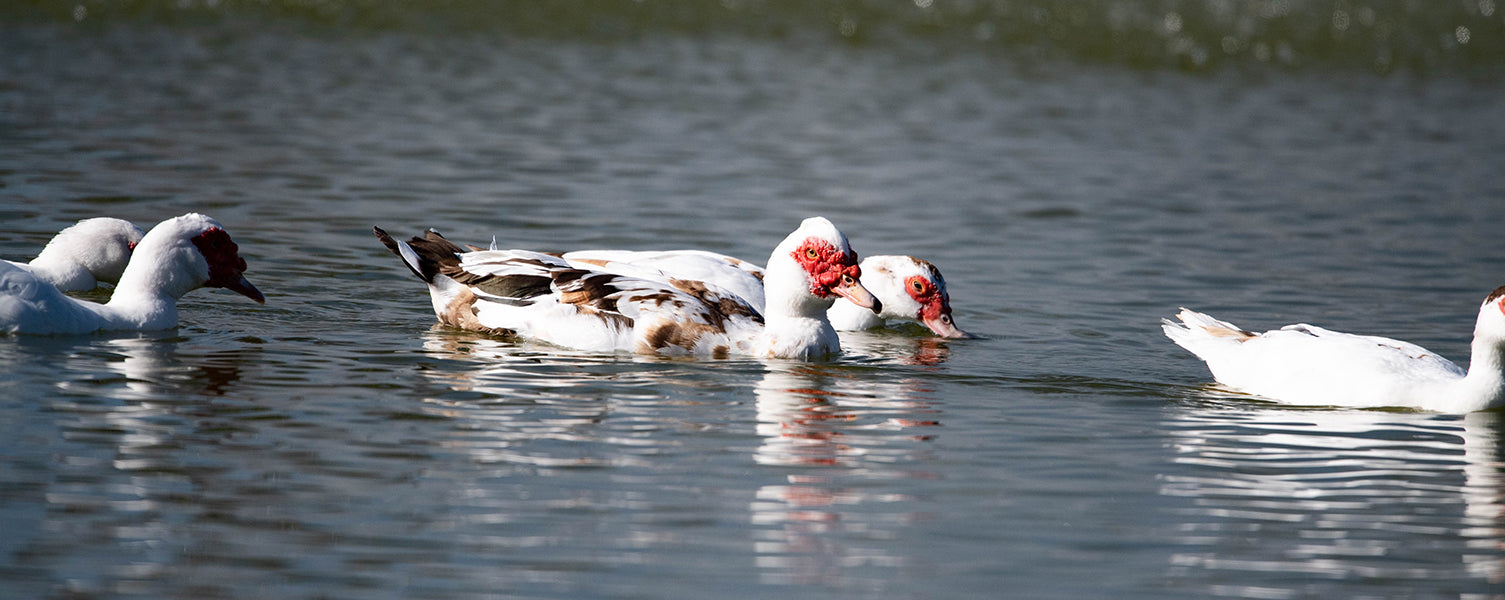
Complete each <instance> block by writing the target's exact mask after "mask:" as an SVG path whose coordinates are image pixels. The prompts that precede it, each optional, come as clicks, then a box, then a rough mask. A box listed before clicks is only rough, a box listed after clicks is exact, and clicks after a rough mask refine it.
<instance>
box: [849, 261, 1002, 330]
mask: <svg viewBox="0 0 1505 600" xmlns="http://www.w3.org/2000/svg"><path fill="white" fill-rule="evenodd" d="M862 272H863V273H864V274H865V275H866V276H865V277H864V278H863V280H862V281H863V283H864V284H866V285H867V287H868V289H869V290H871V291H872V292H873V295H874V296H876V297H877V298H878V300H880V301H881V303H882V308H881V310H877V311H872V310H866V309H864V308H862V307H858V306H853V305H850V304H847V303H845V302H837V303H836V304H835V306H832V307H831V312H830V318H831V324H832V325H833V326H835V327H836V328H837V329H839V330H843V331H850V330H858V329H869V328H873V327H882V326H883V324H884V321H885V320H886V319H894V320H899V321H919V322H920V323H923V324H924V325H925V326H926V327H929V328H930V331H932V332H934V333H935V334H936V335H938V336H941V337H945V338H958V339H966V338H972V337H975V336H973V335H972V334H970V333H967V332H965V331H962V330H961V329H960V328H958V327H957V326H956V322H955V321H954V320H953V319H952V318H951V296H950V295H949V294H947V293H946V279H945V278H944V277H941V271H940V269H937V268H935V265H932V264H930V263H928V262H925V261H923V260H920V259H918V258H915V257H913V256H870V257H868V258H866V259H864V260H863V261H862Z"/></svg>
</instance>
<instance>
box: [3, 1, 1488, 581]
mask: <svg viewBox="0 0 1505 600" xmlns="http://www.w3.org/2000/svg"><path fill="white" fill-rule="evenodd" d="M394 4H397V5H395V6H394V5H389V4H388V3H384V2H374V1H373V2H369V3H358V2H349V3H339V2H330V3H322V4H320V3H307V4H301V3H285V4H278V3H272V4H269V5H260V6H261V8H259V9H258V8H256V7H257V6H258V5H257V4H256V3H237V2H230V1H228V0H227V1H226V2H224V3H223V4H221V3H217V2H209V3H202V2H184V3H172V2H164V3H153V2H138V3H130V4H122V5H120V6H125V7H127V8H118V7H116V8H113V9H112V8H111V7H112V6H114V5H112V4H108V3H92V2H83V3H74V2H62V3H48V2H38V3H30V4H27V5H26V6H23V7H19V8H18V7H10V8H7V9H4V10H3V11H0V15H3V16H5V17H6V20H4V21H0V222H3V223H4V227H3V232H0V256H4V257H6V258H11V259H18V258H30V257H31V256H33V255H35V253H36V252H37V251H38V250H39V249H40V248H41V246H42V244H43V243H45V241H46V240H47V239H48V238H49V237H50V236H51V234H52V233H53V232H55V231H57V230H58V229H60V228H62V227H64V226H66V225H67V224H69V223H71V222H73V221H75V220H77V219H80V218H84V217H91V216H99V215H112V216H118V217H123V218H128V219H132V220H134V221H136V222H137V223H140V224H142V225H143V226H150V225H151V224H153V223H156V222H158V221H160V220H163V219H166V218H169V217H172V216H175V215H178V214H182V213H184V212H189V211H202V212H205V213H207V214H209V215H212V216H214V217H216V218H217V219H219V220H220V221H221V222H223V223H224V224H225V225H226V227H227V228H228V229H229V230H230V232H231V234H232V235H233V236H234V237H235V239H236V240H237V241H238V242H239V244H240V247H241V252H242V255H243V256H244V257H245V258H246V260H247V261H248V263H249V264H250V270H249V271H248V273H247V275H248V277H249V278H250V279H251V280H252V281H253V282H255V284H256V285H257V286H259V287H260V288H261V289H262V290H263V291H264V292H265V293H266V295H267V304H266V305H265V306H258V305H256V304H254V303H251V302H249V301H247V300H245V299H244V298H241V297H239V296H236V295H234V294H230V293H227V292H224V291H210V290H200V291H197V292H194V293H192V294H190V295H189V296H188V297H187V298H185V299H184V300H183V302H182V303H181V307H182V325H181V326H180V327H179V328H178V329H177V330H174V331H166V332H154V333H148V334H140V335H124V336H96V337H83V338H26V337H21V338H15V337H13V338H10V339H0V392H3V393H0V532H3V533H0V596H3V597H6V598H444V599H449V598H455V599H465V598H697V599H700V598H769V597H778V596H787V597H797V598H963V597H1000V596H1002V597H1019V598H1063V599H1065V598H1071V599H1079V598H1115V599H1118V598H1130V599H1163V598H1206V597H1229V598H1257V599H1269V598H1274V599H1283V598H1349V597H1390V598H1460V599H1469V600H1480V599H1489V598H1505V500H1502V496H1505V417H1502V415H1501V413H1497V412H1486V413H1475V414H1469V415H1439V414H1428V413H1409V412H1392V411H1351V410H1322V409H1291V408H1283V407H1279V406H1276V405H1271V404H1266V403H1261V402H1258V401H1254V400H1251V399H1249V398H1245V397H1239V396H1237V395H1234V394H1230V393H1226V392H1223V391H1221V390H1219V389H1217V388H1213V387H1209V386H1208V385H1207V383H1208V381H1209V380H1210V377H1209V375H1208V373H1207V371H1206V369H1205V368H1204V367H1203V366H1202V364H1201V363H1200V362H1198V361H1197V360H1196V359H1195V358H1194V357H1192V356H1191V355H1189V354H1187V353H1185V352H1184V351H1182V350H1181V349H1180V348H1178V347H1176V346H1175V345H1173V344H1171V343H1170V342H1169V341H1168V340H1166V339H1165V338H1164V337H1163V336H1162V335H1161V333H1160V330H1159V319H1160V318H1161V317H1164V316H1168V315H1170V314H1172V313H1173V312H1174V311H1175V310H1176V308H1177V307H1179V306H1188V307H1192V308H1196V309H1199V310H1204V311H1207V312H1209V313H1211V314H1213V315H1216V316H1219V317H1222V318H1226V319H1229V320H1232V321H1234V322H1235V323H1238V324H1241V325H1244V326H1246V327H1250V328H1255V329H1266V328H1272V327H1276V326H1279V325H1283V324H1286V323H1292V322H1298V321H1306V322H1311V323H1315V324H1320V325H1323V326H1327V327H1330V328H1334V329H1339V330H1345V331H1354V332H1361V333H1370V334H1378V335H1387V336H1391V337H1397V338H1401V339H1406V340H1410V341H1414V342H1417V343H1419V344H1422V345H1424V346H1426V347H1428V348H1431V349H1434V350H1436V351H1438V352H1440V353H1442V354H1444V355H1445V356H1448V357H1450V358H1454V359H1456V360H1459V361H1466V360H1467V351H1468V342H1469V334H1470V332H1471V330H1472V325H1473V318H1474V316H1475V314H1476V307H1477V306H1478V303H1479V302H1480V301H1481V300H1482V299H1483V296H1484V295H1485V294H1486V293H1487V292H1488V291H1489V290H1491V289H1493V288H1495V287H1496V286H1498V285H1501V284H1505V268H1502V266H1501V265H1502V264H1505V262H1502V259H1505V246H1502V245H1501V244H1500V242H1499V240H1500V232H1502V231H1505V175H1502V173H1505V171H1502V168H1501V164H1502V163H1501V159H1500V157H1501V156H1505V111H1502V106H1505V105H1502V103H1501V100H1500V99H1501V98H1502V97H1505V96H1502V93H1505V84H1502V83H1501V81H1502V78H1501V77H1500V76H1501V74H1502V73H1505V70H1502V65H1505V54H1501V53H1499V49H1500V48H1501V47H1502V40H1501V39H1500V36H1501V32H1502V31H1505V21H1502V16H1501V11H1499V10H1497V9H1496V7H1495V4H1494V3H1493V2H1491V1H1481V2H1477V3H1472V2H1470V3H1454V4H1450V5H1449V7H1447V8H1440V5H1429V6H1428V7H1425V8H1416V7H1411V6H1410V5H1409V4H1408V3H1400V2H1397V3H1383V2H1380V3H1371V4H1370V5H1365V6H1359V5H1354V6H1352V7H1349V6H1348V5H1347V4H1345V3H1338V4H1337V6H1338V8H1334V7H1333V6H1329V5H1326V4H1324V5H1323V7H1322V8H1321V9H1320V10H1315V12H1314V10H1312V9H1308V8H1307V7H1306V6H1305V4H1304V3H1294V4H1296V5H1297V7H1296V8H1294V9H1293V8H1292V3H1283V2H1258V3H1217V2H1209V3H1206V4H1201V3H1188V2H1138V3H1133V2H1130V3H1074V4H1073V3H1064V4H1060V5H1057V4H1056V3H1051V2H1044V1H1040V2H1018V3H1013V4H1007V3H1003V2H992V3H989V2H975V3H967V4H966V6H965V7H963V8H954V9H950V12H944V11H942V12H935V11H936V10H939V9H935V8H934V7H932V3H931V2H928V1H926V2H915V3H914V4H913V6H910V5H905V6H908V7H909V8H906V9H903V10H900V9H892V10H888V9H881V8H876V7H873V6H868V5H867V4H863V3H857V2H832V3H828V4H819V5H817V4H815V3H812V4H811V6H815V8H808V9H806V8H799V7H794V6H785V5H783V4H781V3H777V2H769V3H744V2H726V3H721V4H711V3H702V4H696V3H672V2H657V3H655V2H644V3H629V4H631V5H632V6H636V7H638V8H621V7H620V6H617V7H616V8H613V7H610V6H596V5H594V4H591V3H587V4H585V5H583V6H585V8H579V7H560V6H553V5H551V4H550V5H547V6H546V7H545V8H541V9H539V10H541V11H543V13H542V14H543V15H544V16H543V17H539V21H527V22H524V23H522V24H515V23H514V20H513V19H514V18H515V17H518V14H515V13H519V11H513V12H506V10H503V9H501V8H498V10H499V11H501V12H502V13H503V14H502V15H501V16H488V15H490V13H488V12H487V10H486V9H487V7H488V6H490V5H489V4H486V3H469V2H454V3H452V4H453V6H449V5H445V6H449V8H445V9H437V8H436V9H432V10H428V11H405V10H404V9H403V8H402V7H401V6H400V4H401V3H394ZM546 4H547V3H546ZM618 4H620V3H618ZM934 4H942V3H939V2H937V3H934ZM748 5H751V6H753V8H746V6H748ZM1073 5H1075V6H1078V7H1080V8H1072V6H1073ZM644 6H646V7H647V8H646V9H645V8H641V7H644ZM687 6H688V7H698V8H693V9H692V8H686V7H687ZM800 6H804V5H803V4H801V5H800ZM132 7H134V8H132ZM142 7H145V8H142ZM989 7H991V10H992V12H989ZM112 10H113V11H116V12H112ZM549 10H553V11H555V13H549V12H547V11H549ZM592 11H595V12H592ZM635 11H641V12H635ZM738 11H742V12H738ZM1042 11H1043V12H1042ZM1053 11H1054V12H1053ZM1282 11H1284V12H1282ZM1365 11H1368V12H1365ZM1406 11H1412V12H1406ZM521 12H526V11H521ZM247 13H249V14H247ZM1339 13H1341V15H1340V14H1339ZM550 15H552V16H553V17H554V18H553V19H549V18H547V17H549V16H550ZM989 15H992V16H989ZM1042 15H1043V16H1042ZM1053 15H1054V16H1053ZM540 23H543V24H540ZM1031 23H1033V25H1031ZM1386 23H1388V24H1389V25H1385V24H1386ZM1339 25H1342V26H1343V27H1341V28H1339V27H1338V26H1339ZM1366 27H1367V29H1365V28H1366ZM1386 27H1388V29H1386ZM1459 28H1462V29H1459ZM1382 30H1383V31H1382ZM1332 31H1337V32H1338V33H1340V34H1342V35H1338V34H1333V33H1332ZM1322 32H1327V33H1322ZM1324 36H1325V37H1324ZM1345 36H1347V37H1345ZM1104 40H1107V41H1104ZM1131 48H1132V49H1131ZM1260 48H1264V50H1263V51H1261V50H1260ZM1199 57H1200V60H1199ZM815 214H820V215H825V216H827V217H829V218H830V219H832V220H833V221H834V222H836V223H837V224H838V225H839V226H841V227H842V228H843V230H844V231H845V232H846V233H847V235H848V236H849V237H850V238H851V239H852V242H853V244H854V246H855V248H856V249H857V250H858V252H859V253H861V254H864V255H869V254H913V255H917V256H921V257H924V258H927V259H929V260H931V261H932V262H934V263H935V264H937V265H938V266H939V267H940V268H941V269H942V270H943V271H944V272H945V275H946V279H947V281H948V284H949V286H950V291H951V296H952V302H953V305H954V307H955V309H956V317H957V320H958V324H959V325H960V326H961V327H963V328H965V329H967V330H969V331H972V332H975V333H978V334H980V335H981V336H982V338H981V339H977V340H957V341H942V340H936V339H932V338H930V337H928V336H926V335H925V332H924V330H922V329H920V328H918V327H914V326H909V327H893V328H890V329H887V330H881V331H876V332H864V333H852V334H843V344H844V345H845V347H846V348H847V350H848V352H847V353H846V354H845V355H844V356H842V357H841V358H839V359H837V360H833V361H830V362H824V363H801V362H786V361H759V360H747V359H729V360H684V359H658V358H653V357H637V356H627V355H619V356H611V355H604V356H603V355H592V354H581V353H576V352H569V351H563V350H560V349H557V348H551V347H547V346H541V345H536V344H529V343H514V342H509V341H505V340H496V339H488V338H484V337H479V336H475V335H471V334H467V333H463V332H457V331H450V330H446V329H442V328H435V327H434V326H433V322H434V318H433V315H432V312H431V309H430V307H429V303H428V299H427V294H426V292H425V290H424V288H423V286H422V284H420V283H419V282H417V281H416V280H414V279H413V278H412V277H411V276H410V275H409V274H408V272H407V270H406V269H404V268H403V267H402V265H401V264H400V263H399V262H398V261H397V259H396V258H395V257H393V256H392V255H390V254H389V253H388V252H387V251H386V249H385V248H383V247H382V246H381V245H380V244H379V243H378V242H377V241H376V240H375V238H374V237H372V235H371V227H372V226H373V225H379V226H382V227H383V228H386V229H388V230H390V231H392V232H394V233H395V234H399V235H412V234H414V233H418V232H420V231H421V230H422V229H423V228H428V227H432V228H435V229H438V230H440V231H442V232H444V233H445V234H446V235H447V236H449V237H450V238H452V239H454V240H457V241H461V242H470V243H476V244H486V243H489V242H490V240H491V239H492V236H496V238H497V240H498V242H499V243H500V244H501V245H502V246H504V247H520V248H532V249H542V250H569V249H583V248H602V247H605V248H627V249H655V248H703V249H709V250H715V251H720V252H726V253H731V254H734V255H738V256H743V257H747V258H751V259H755V260H759V261H761V260H763V259H764V258H766V256H767V253H768V252H769V250H770V249H771V248H772V246H773V245H774V244H775V243H777V242H778V241H779V240H780V239H782V238H783V236H784V235H786V234H787V233H788V232H789V231H791V230H792V229H793V228H794V227H795V226H796V225H797V224H798V222H799V221H800V219H802V218H804V217H807V216H810V215H815ZM104 295H105V294H103V293H98V294H95V295H94V297H96V298H101V297H103V296H104Z"/></svg>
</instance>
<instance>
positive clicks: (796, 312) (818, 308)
mask: <svg viewBox="0 0 1505 600" xmlns="http://www.w3.org/2000/svg"><path fill="white" fill-rule="evenodd" d="M777 259H778V256H777V254H775V258H774V259H773V260H770V261H769V268H768V270H767V271H766V272H765V274H764V277H763V281H764V286H765V288H764V304H765V307H764V311H763V323H764V330H763V341H762V344H763V349H762V350H761V351H760V353H762V354H766V355H768V356H773V357H778V358H814V357H817V356H826V355H831V354H835V353H837V352H840V349H841V344H840V342H839V341H838V338H837V335H836V329H835V328H833V327H831V322H830V321H828V320H826V309H829V308H831V303H832V301H833V299H832V298H820V297H817V296H816V295H815V294H812V293H810V290H808V289H802V288H801V286H806V285H808V284H807V283H806V282H805V276H804V272H803V269H800V268H799V266H798V265H783V264H780V261H778V260H777Z"/></svg>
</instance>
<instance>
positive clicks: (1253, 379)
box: [1161, 286, 1505, 413]
mask: <svg viewBox="0 0 1505 600" xmlns="http://www.w3.org/2000/svg"><path fill="white" fill-rule="evenodd" d="M1177 317H1178V318H1179V319H1180V321H1181V322H1180V323H1176V322H1173V321H1171V320H1170V319H1162V320H1161V324H1162V328H1163V329H1164V331H1165V335H1167V336H1169V337H1170V338H1171V340H1172V341H1174V342H1175V343H1177V344H1179V345H1180V346H1181V347H1183V348H1186V349H1187V350H1190V351H1191V352H1192V354H1195V355H1197V357H1198V358H1201V359H1202V360H1203V361H1205V362H1206V363H1207V367H1208V368H1209V369H1210V370H1211V371H1212V375H1213V378H1215V379H1216V380H1217V381H1218V382H1219V383H1222V384H1223V385H1226V386H1228V387H1231V388H1234V389H1236V390H1239V391H1242V392H1247V393H1250V394H1255V395H1258V396H1264V397H1266V398H1269V399H1271V400H1275V401H1277V402H1285V403H1289V404H1303V405H1318V406H1345V407H1406V408H1415V409H1421V410H1428V411H1437V412H1451V413H1462V412H1471V411H1476V410H1483V409H1487V408H1494V407H1497V406H1502V405H1505V377H1502V372H1505V286H1502V287H1500V288H1498V289H1496V290H1495V291H1493V292H1491V293H1490V294H1489V296H1488V297H1486V298H1485V299H1484V303H1483V304H1481V305H1480V306H1479V318H1478V321H1477V322H1476V324H1475V325H1474V341H1473V345H1472V353H1471V356H1470V359H1469V368H1468V369H1467V370H1464V369H1463V368H1461V367H1459V366H1458V365H1456V364H1453V363H1452V362H1451V361H1449V360H1447V359H1445V358H1443V357H1441V356H1438V355H1437V354H1436V353H1433V352H1431V351H1428V350H1427V349H1425V348H1422V347H1421V346H1417V345H1416V344H1412V343H1409V342H1403V341H1399V340H1392V339H1389V338H1383V337H1374V336H1366V335H1354V334H1351V333H1340V332H1336V331H1330V330H1327V329H1323V328H1321V327H1316V326H1313V325H1307V324H1297V325H1287V326H1285V327H1282V328H1280V329H1277V330H1273V331H1266V332H1264V333H1254V332H1250V331H1245V330H1243V329H1241V328H1239V327H1237V326H1234V325H1233V324H1231V323H1226V322H1224V321H1219V320H1217V319H1214V318H1212V317H1209V316H1207V315H1204V314H1202V313H1198V312H1193V311H1190V310H1187V309H1184V308H1183V309H1181V312H1180V314H1178V315H1177Z"/></svg>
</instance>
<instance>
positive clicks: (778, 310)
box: [763, 217, 882, 321]
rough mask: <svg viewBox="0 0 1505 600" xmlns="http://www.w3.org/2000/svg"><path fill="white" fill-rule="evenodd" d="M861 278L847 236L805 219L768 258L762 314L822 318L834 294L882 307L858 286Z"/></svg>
mask: <svg viewBox="0 0 1505 600" xmlns="http://www.w3.org/2000/svg"><path fill="white" fill-rule="evenodd" d="M861 276H862V268H861V267H859V266H858V265H857V253H856V252H853V251H852V246H851V244H850V243H848V242H847V236H845V235H843V234H842V233H841V231H840V230H838V229H836V226H835V225H832V224H831V222H830V221H828V220H826V219H825V218H824V217H810V218H808V219H805V220H804V221H803V222H801V223H800V226H799V229H796V230H794V233H791V234H789V237H786V238H784V241H782V242H779V245H778V246H776V247H775V248H774V249H773V254H772V255H771V256H769V257H768V268H767V269H766V270H765V274H764V277H763V284H764V287H765V293H764V297H765V300H766V304H767V313H768V315H769V316H773V315H780V316H794V317H809V318H818V319H820V320H822V321H824V320H825V312H826V309H828V308H831V305H832V304H833V303H835V302H836V298H837V297H838V296H839V297H842V298H846V299H847V300H848V301H850V302H851V303H852V304H856V305H857V306H861V307H863V308H868V309H872V310H873V312H878V311H880V310H882V304H881V303H880V302H879V301H878V299H877V298H875V297H873V294H872V293H871V292H869V291H868V290H867V288H864V287H862V283H861V279H860V278H861Z"/></svg>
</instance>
